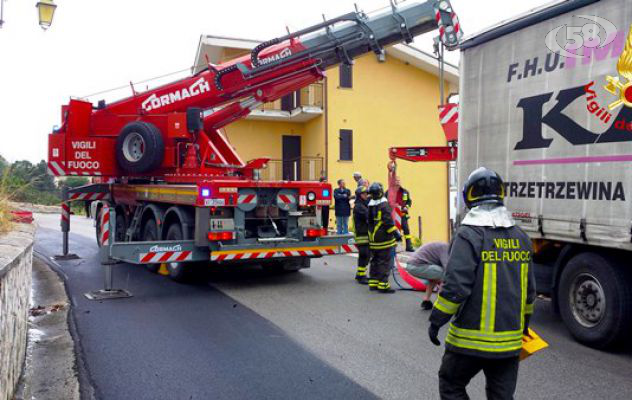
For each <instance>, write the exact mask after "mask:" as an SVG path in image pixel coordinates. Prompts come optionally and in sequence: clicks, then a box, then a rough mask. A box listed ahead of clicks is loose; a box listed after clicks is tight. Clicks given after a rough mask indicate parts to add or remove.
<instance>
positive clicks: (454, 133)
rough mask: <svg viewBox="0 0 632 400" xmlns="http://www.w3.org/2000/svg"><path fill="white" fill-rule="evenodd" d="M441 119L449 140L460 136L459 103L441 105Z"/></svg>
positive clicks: (452, 140) (451, 140)
mask: <svg viewBox="0 0 632 400" xmlns="http://www.w3.org/2000/svg"><path fill="white" fill-rule="evenodd" d="M439 121H440V122H441V127H442V128H443V132H444V133H445V137H446V139H447V141H448V142H454V141H456V140H458V138H459V105H458V104H455V103H448V104H444V105H442V106H439Z"/></svg>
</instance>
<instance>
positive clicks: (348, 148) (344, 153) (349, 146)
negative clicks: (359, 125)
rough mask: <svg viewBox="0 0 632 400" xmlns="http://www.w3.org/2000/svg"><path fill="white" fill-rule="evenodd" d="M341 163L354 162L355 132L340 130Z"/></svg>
mask: <svg viewBox="0 0 632 400" xmlns="http://www.w3.org/2000/svg"><path fill="white" fill-rule="evenodd" d="M340 161H353V131H352V130H351V129H341V130H340Z"/></svg>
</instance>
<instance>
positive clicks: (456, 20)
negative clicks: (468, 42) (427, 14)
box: [435, 7, 463, 44]
mask: <svg viewBox="0 0 632 400" xmlns="http://www.w3.org/2000/svg"><path fill="white" fill-rule="evenodd" d="M445 11H446V12H449V13H450V18H451V19H452V23H451V26H452V27H454V33H455V34H456V37H457V39H459V40H460V39H461V38H462V37H463V31H462V30H461V23H460V22H459V17H457V15H456V13H455V12H454V11H453V10H452V7H448V8H447V9H446V10H445ZM435 20H436V21H437V25H438V26H439V38H440V39H441V42H442V43H444V44H445V32H446V25H445V24H444V23H443V21H442V20H441V12H440V11H439V9H438V8H436V9H435Z"/></svg>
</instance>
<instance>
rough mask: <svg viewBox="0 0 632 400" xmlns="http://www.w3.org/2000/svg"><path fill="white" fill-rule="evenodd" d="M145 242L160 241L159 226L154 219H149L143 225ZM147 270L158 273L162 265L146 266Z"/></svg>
mask: <svg viewBox="0 0 632 400" xmlns="http://www.w3.org/2000/svg"><path fill="white" fill-rule="evenodd" d="M142 237H143V242H155V241H157V240H158V225H157V224H156V220H154V219H153V218H150V219H148V220H147V221H146V222H145V224H144V225H143V236H142ZM145 268H147V270H149V271H150V272H153V273H157V272H158V270H159V269H160V264H145Z"/></svg>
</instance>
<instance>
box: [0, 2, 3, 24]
mask: <svg viewBox="0 0 632 400" xmlns="http://www.w3.org/2000/svg"><path fill="white" fill-rule="evenodd" d="M3 24H4V0H0V28H2V25H3Z"/></svg>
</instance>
